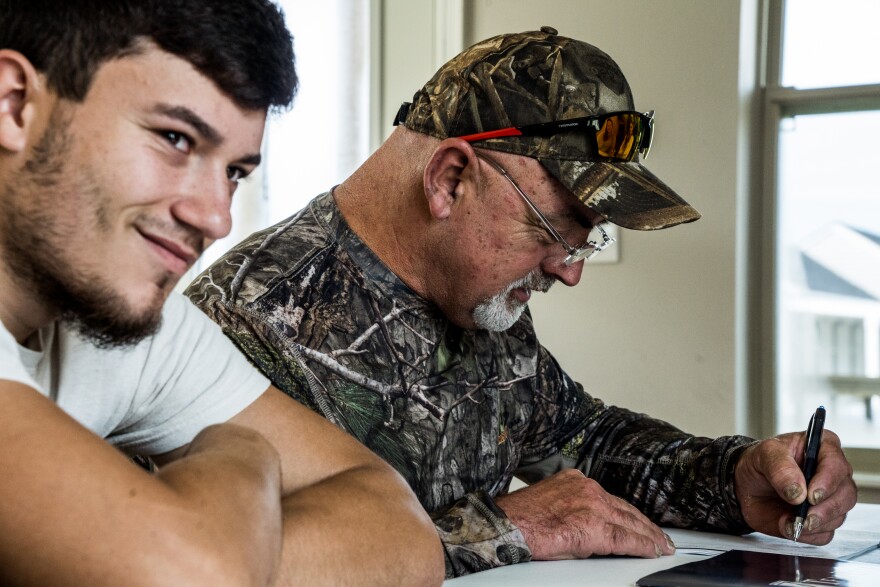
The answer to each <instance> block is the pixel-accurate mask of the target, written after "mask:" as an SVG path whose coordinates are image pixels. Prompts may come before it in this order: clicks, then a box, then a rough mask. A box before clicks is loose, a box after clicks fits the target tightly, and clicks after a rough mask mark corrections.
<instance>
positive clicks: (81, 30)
mask: <svg viewBox="0 0 880 587" xmlns="http://www.w3.org/2000/svg"><path fill="white" fill-rule="evenodd" d="M98 12H100V14H101V18H100V20H99V19H96V18H95V15H96V14H97V13H98ZM0 15H2V17H0V47H4V48H7V49H14V50H16V51H18V52H19V53H21V54H23V55H24V56H26V57H27V58H28V59H29V60H30V61H31V63H33V64H34V66H35V67H36V68H37V70H38V71H40V72H41V73H44V74H45V75H46V77H47V79H48V83H49V88H50V89H51V90H52V91H54V92H56V93H57V94H58V95H59V96H61V97H62V98H66V99H68V100H73V101H77V102H79V101H81V100H82V99H83V98H85V96H86V94H87V93H88V91H89V86H90V84H91V81H92V76H93V75H94V73H95V71H97V69H98V67H100V66H101V64H103V63H104V62H106V61H109V60H111V59H115V58H118V57H122V56H125V55H130V54H132V53H137V52H138V51H139V50H140V48H141V43H143V42H144V41H152V42H153V43H155V44H156V45H157V46H158V47H159V48H161V49H163V50H164V51H167V52H168V53H171V54H172V55H176V56H177V57H180V58H182V59H185V60H186V61H188V62H190V63H191V64H192V65H193V66H194V67H195V68H196V69H197V70H198V71H199V72H200V73H201V74H202V75H204V76H206V77H208V78H210V79H211V80H212V81H213V82H214V83H215V84H217V87H219V88H220V89H221V90H222V91H223V92H224V93H226V94H228V95H229V96H230V97H231V98H232V99H233V100H234V101H235V102H236V103H237V104H238V105H239V106H242V107H246V108H250V109H254V110H256V109H268V108H271V107H275V108H284V107H286V106H288V105H289V104H290V102H291V101H292V99H293V96H294V94H295V93H296V87H297V77H296V72H295V70H294V57H293V46H292V42H291V37H290V33H289V32H288V31H287V28H286V27H285V25H284V16H283V14H282V13H281V11H280V9H279V8H278V7H277V6H276V5H275V4H273V3H272V2H269V1H268V0H61V1H59V0H0ZM184 23H185V24H184ZM230 25H232V26H230ZM230 30H232V31H235V32H236V34H235V35H230V34H229V31H230Z"/></svg>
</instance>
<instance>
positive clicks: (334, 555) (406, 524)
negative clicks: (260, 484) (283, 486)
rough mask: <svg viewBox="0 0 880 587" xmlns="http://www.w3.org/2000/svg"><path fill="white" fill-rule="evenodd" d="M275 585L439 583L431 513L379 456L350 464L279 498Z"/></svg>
mask: <svg viewBox="0 0 880 587" xmlns="http://www.w3.org/2000/svg"><path fill="white" fill-rule="evenodd" d="M283 510H284V548H283V553H282V563H281V570H280V574H279V579H278V582H277V585H281V586H294V585H317V584H324V583H327V582H328V580H329V578H331V577H332V579H333V582H334V583H335V584H344V585H359V586H364V587H367V586H370V585H377V586H380V585H381V586H384V585H439V584H440V582H442V580H443V562H442V551H441V548H440V543H439V539H438V538H437V535H436V532H435V531H434V528H433V525H432V524H431V521H430V518H428V515H427V514H426V513H425V511H424V510H423V509H422V508H421V506H420V505H419V503H418V501H416V499H415V497H414V496H413V495H412V492H411V491H410V490H409V488H408V486H407V485H406V483H405V482H404V481H403V479H402V478H401V477H400V476H399V475H397V474H396V473H394V472H393V471H392V470H391V469H390V467H387V466H385V465H384V464H382V465H380V466H378V467H374V466H371V465H364V466H360V467H356V468H352V469H348V470H346V471H344V472H342V473H339V474H337V475H334V476H332V477H329V478H327V479H324V480H322V481H321V482H319V483H316V484H314V485H311V486H309V487H306V488H303V489H300V490H298V491H296V492H294V493H292V494H290V495H288V496H286V497H285V498H284V500H283Z"/></svg>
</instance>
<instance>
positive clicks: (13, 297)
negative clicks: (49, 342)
mask: <svg viewBox="0 0 880 587" xmlns="http://www.w3.org/2000/svg"><path fill="white" fill-rule="evenodd" d="M0 291H2V292H3V293H2V298H0V320H2V322H3V326H4V327H5V328H6V330H8V331H9V333H10V334H12V336H13V337H15V340H16V341H18V342H19V343H20V344H23V343H24V342H25V341H26V340H27V339H28V338H30V336H31V335H32V334H34V332H36V331H37V330H39V329H40V328H42V327H43V326H46V325H47V324H49V323H51V322H52V321H53V320H55V319H56V318H57V317H58V316H57V312H55V311H54V310H53V309H51V308H47V307H46V306H45V304H43V303H42V302H41V301H40V300H39V298H36V297H35V296H34V295H33V293H32V292H31V291H30V290H28V289H26V288H22V287H21V285H20V284H19V283H18V282H17V281H16V280H14V279H12V278H11V277H10V275H9V273H8V271H7V268H6V267H5V266H3V264H2V263H0Z"/></svg>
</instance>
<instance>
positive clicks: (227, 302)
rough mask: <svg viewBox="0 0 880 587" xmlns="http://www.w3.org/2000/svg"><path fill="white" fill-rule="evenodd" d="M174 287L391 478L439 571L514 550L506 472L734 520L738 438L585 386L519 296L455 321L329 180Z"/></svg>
mask: <svg viewBox="0 0 880 587" xmlns="http://www.w3.org/2000/svg"><path fill="white" fill-rule="evenodd" d="M187 294H188V295H189V297H190V298H191V299H192V301H193V302H194V303H195V304H196V305H198V306H199V307H200V308H202V310H204V311H205V312H206V313H207V314H208V315H209V316H211V318H213V319H214V320H215V321H217V322H218V323H220V324H221V326H222V327H223V330H224V331H225V333H226V334H227V335H228V336H229V337H230V338H231V339H232V340H233V341H235V343H236V344H237V345H238V347H239V348H240V349H241V350H242V351H243V352H244V353H245V354H246V355H247V356H248V357H250V359H251V360H252V361H253V362H254V363H255V364H256V365H257V366H258V367H259V368H260V369H261V370H262V371H263V372H264V373H265V374H266V375H267V376H268V377H269V378H270V379H271V380H272V382H273V383H274V384H275V385H276V386H277V387H279V388H280V389H282V390H283V391H284V392H286V393H287V394H288V395H290V396H291V397H292V398H294V399H296V400H298V401H300V402H302V403H303V404H305V405H307V406H309V407H311V408H312V409H313V410H315V411H316V412H318V413H320V414H322V415H323V416H325V417H326V418H327V419H328V420H330V421H332V422H333V423H334V424H336V425H337V426H339V427H341V428H343V429H345V430H347V431H348V432H349V433H350V434H352V435H353V436H355V437H356V438H357V439H358V440H360V441H361V442H362V443H363V444H365V445H366V446H368V447H369V448H370V449H372V450H373V451H374V452H375V453H377V454H378V455H380V456H381V457H382V458H384V459H385V460H386V461H388V462H389V463H390V464H391V465H393V466H394V467H395V468H396V469H397V470H398V471H399V472H400V473H401V474H402V475H403V476H404V477H405V478H406V480H407V481H408V482H409V484H410V486H411V487H412V488H413V490H414V491H415V493H416V495H417V496H418V498H419V500H420V501H421V503H422V505H423V506H424V507H425V509H426V510H427V511H428V512H429V513H430V514H431V516H432V518H433V520H434V523H435V525H436V527H437V530H438V532H439V534H440V536H441V539H442V541H443V544H444V546H445V549H446V556H447V575H448V576H449V577H452V576H458V575H464V574H467V573H472V572H475V571H480V570H485V569H489V568H492V567H496V566H500V565H506V564H512V563H516V562H520V561H527V560H530V558H531V552H530V550H529V548H528V545H527V544H526V542H525V540H524V538H523V535H522V532H521V531H520V530H519V529H518V528H517V527H516V526H515V525H514V524H512V523H511V521H510V520H509V519H508V518H507V517H506V516H505V514H504V512H503V511H502V510H501V509H500V508H499V507H498V506H497V505H495V503H494V502H493V498H494V497H495V496H498V495H500V494H503V493H505V492H506V491H507V490H508V487H509V485H510V482H511V479H512V478H513V476H514V475H518V476H521V477H522V478H524V479H525V480H526V481H528V482H534V481H536V480H538V479H540V478H543V477H546V476H548V475H550V474H552V473H553V472H555V471H558V470H560V469H562V468H566V467H577V468H578V469H580V470H581V471H583V472H584V473H585V474H586V475H588V476H589V477H592V478H594V479H596V480H597V481H598V482H600V483H601V484H602V486H603V487H604V488H605V489H606V490H607V491H609V492H611V493H613V494H615V495H618V496H621V497H624V498H625V499H627V500H628V501H630V502H631V503H633V504H635V505H636V506H637V507H638V508H639V509H640V510H641V511H643V512H644V513H645V514H646V515H647V516H648V517H650V518H651V519H652V520H654V521H655V522H657V523H660V524H667V525H671V526H678V527H685V528H698V529H713V530H716V531H725V532H733V533H742V532H747V531H749V528H748V527H747V526H746V525H745V524H744V522H743V520H742V517H741V515H740V512H739V506H738V504H737V502H736V498H735V496H734V493H733V467H734V464H735V462H736V459H737V457H738V454H739V452H740V451H741V450H742V449H743V448H744V447H745V446H746V445H747V444H748V443H749V442H750V439H748V438H744V437H724V438H719V439H715V440H712V439H707V438H698V437H693V436H690V435H688V434H685V433H683V432H681V431H680V430H678V429H676V428H675V427H673V426H671V425H669V424H667V423H664V422H661V421H658V420H655V419H651V418H648V417H647V416H645V415H642V414H637V413H633V412H630V411H628V410H625V409H621V408H616V407H612V406H607V405H605V404H604V403H603V402H602V401H600V400H598V399H596V398H594V397H591V396H590V395H589V394H587V393H586V392H585V391H584V389H583V387H582V386H581V385H580V384H578V383H576V382H574V381H573V380H572V379H571V378H570V377H569V376H568V375H566V373H565V372H564V371H563V370H562V369H561V368H560V366H559V365H558V364H557V362H556V361H555V360H554V358H553V357H552V356H551V355H550V353H548V352H547V350H546V349H544V348H543V347H542V346H541V345H540V344H539V343H538V340H537V338H536V336H535V332H534V329H533V327H532V319H531V316H530V315H529V314H528V312H524V313H523V316H522V318H521V319H520V320H519V321H518V322H517V323H516V324H515V325H514V326H513V327H512V328H510V329H509V330H508V331H506V332H503V333H494V332H488V331H467V330H462V329H461V328H458V327H456V326H454V325H453V324H451V323H450V322H449V321H447V320H446V319H445V318H444V316H443V315H442V314H440V312H439V311H438V309H437V308H436V307H434V306H433V305H432V304H430V303H429V302H427V301H426V300H424V299H422V298H420V297H419V296H417V295H416V294H415V293H414V292H412V291H411V290H410V289H409V288H408V287H407V286H406V285H405V284H404V283H403V282H402V281H401V280H400V279H398V278H397V276H395V275H394V274H393V273H392V272H391V271H390V270H389V269H388V268H387V267H386V266H385V265H383V264H382V262H381V261H380V260H379V259H378V258H377V257H376V256H375V254H374V253H373V252H372V251H371V250H370V249H369V248H367V247H366V246H365V245H364V243H363V242H361V241H360V239H359V238H358V237H357V235H355V234H354V233H353V232H352V231H351V230H350V229H349V228H348V226H347V224H346V223H345V221H344V220H343V218H342V217H341V215H340V213H339V211H338V208H337V207H336V205H335V203H334V200H333V197H332V195H331V194H330V193H327V194H323V195H322V196H319V197H318V198H316V199H315V200H313V201H312V202H311V203H310V205H309V206H307V207H306V208H305V209H304V210H302V211H301V212H299V213H298V214H297V215H295V216H293V217H292V218H290V219H288V220H285V221H283V222H281V223H279V224H277V225H275V226H272V227H270V228H268V229H266V230H263V231H261V232H258V233H255V234H253V235H252V236H250V237H249V238H247V239H246V240H244V241H243V242H242V243H241V244H240V245H238V246H237V247H236V248H234V249H232V250H231V251H229V252H228V253H227V254H226V255H225V256H224V257H223V258H221V259H220V260H219V261H217V262H216V263H215V264H214V265H213V266H212V267H210V268H209V269H208V270H207V271H206V272H205V273H203V274H202V275H201V276H200V277H199V278H198V279H197V280H196V281H195V282H193V284H192V285H191V286H190V287H189V289H188V290H187ZM650 392H651V390H645V393H650Z"/></svg>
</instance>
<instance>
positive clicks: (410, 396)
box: [188, 27, 856, 576]
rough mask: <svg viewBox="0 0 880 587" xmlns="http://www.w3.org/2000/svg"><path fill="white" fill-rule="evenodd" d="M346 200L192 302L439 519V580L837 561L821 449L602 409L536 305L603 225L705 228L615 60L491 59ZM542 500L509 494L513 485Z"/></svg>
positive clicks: (416, 120)
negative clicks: (626, 559) (679, 552)
mask: <svg viewBox="0 0 880 587" xmlns="http://www.w3.org/2000/svg"><path fill="white" fill-rule="evenodd" d="M398 121H399V123H400V126H399V127H398V128H397V129H396V130H395V131H394V133H393V134H392V135H391V137H390V138H389V139H388V140H387V141H386V142H385V143H384V144H383V145H382V147H381V148H380V149H379V150H378V151H377V152H376V153H375V154H373V156H372V157H371V158H370V159H369V160H368V161H366V162H365V163H364V164H363V165H362V166H361V167H360V168H359V169H358V170H357V171H356V172H355V173H354V174H353V175H352V176H351V177H349V178H348V179H346V180H345V181H344V182H343V183H342V184H340V185H338V186H336V187H335V188H333V189H332V190H331V191H330V192H328V193H326V194H323V195H321V196H318V197H317V198H316V199H315V200H313V201H312V202H311V203H310V204H309V205H308V206H307V207H306V208H305V209H304V210H302V211H301V212H299V213H298V214H296V215H295V216H293V217H292V218H290V219H288V220H285V221H284V222H281V223H279V224H278V225H276V226H273V227H271V228H268V229H266V230H264V231H262V232H259V233H257V234H254V235H253V236H251V237H250V238H248V239H246V240H245V241H244V242H242V243H241V244H240V245H239V246H237V247H236V248H234V249H233V250H232V251H230V252H229V253H227V254H226V255H225V256H224V257H223V258H222V259H221V260H220V261H218V262H217V263H216V264H215V265H214V266H213V267H211V268H210V269H209V270H208V271H206V272H205V273H204V274H203V275H202V276H201V277H200V278H199V279H198V280H197V281H196V282H194V283H193V285H192V286H190V289H189V290H188V295H189V296H190V297H191V299H192V300H193V301H195V302H196V303H197V304H198V305H199V306H200V307H201V308H202V309H203V310H204V311H205V312H206V313H207V314H208V315H209V316H211V317H212V318H213V319H214V320H216V321H218V322H219V323H220V324H221V325H222V326H223V328H224V331H225V332H226V334H227V335H228V336H229V337H231V338H232V340H233V341H235V343H236V344H237V345H238V347H239V348H241V349H242V350H243V351H244V352H245V353H246V354H247V355H248V356H249V357H250V358H251V360H252V361H253V362H254V363H255V364H256V365H258V366H259V367H260V369H261V370H262V371H263V372H264V373H265V374H266V375H267V376H268V377H269V378H270V379H271V380H272V381H273V382H274V383H275V385H277V386H278V387H280V388H281V389H283V390H284V391H286V392H287V393H288V394H289V395H290V396H291V397H293V398H295V399H297V400H299V401H301V402H303V403H305V404H306V405H308V406H310V407H311V408H312V409H314V410H316V411H318V412H319V413H321V414H323V415H324V416H325V417H326V418H327V419H328V420H330V421H332V422H333V423H334V424H336V425H338V426H340V427H342V428H344V429H346V430H348V431H349V432H350V433H351V434H353V435H354V436H355V437H356V438H358V439H359V440H360V441H361V442H363V443H364V444H366V445H367V446H368V447H370V448H371V449H372V450H373V451H375V452H376V453H378V454H379V455H381V456H382V457H383V458H385V459H386V460H387V461H388V462H389V463H391V464H392V465H394V467H395V468H397V470H398V471H400V472H401V473H402V474H403V476H404V477H405V478H406V479H407V480H408V481H409V483H410V485H411V486H412V487H413V488H414V489H415V491H416V494H417V495H418V496H419V498H420V500H421V502H422V504H423V505H424V507H425V508H427V509H428V511H429V512H431V514H432V517H433V519H434V522H435V525H436V526H437V529H438V531H439V533H440V535H441V538H442V540H443V542H444V545H445V547H446V552H447V575H448V576H453V575H459V574H464V573H468V572H473V571H478V570H482V569H487V568H491V567H494V566H498V565H504V564H510V563H515V562H518V561H525V560H529V559H558V558H570V557H587V556H590V555H592V554H622V555H636V556H643V557H653V556H660V555H662V554H669V553H671V552H673V549H674V546H673V545H672V544H671V543H670V542H669V540H668V538H667V537H666V536H665V534H664V533H663V531H662V530H660V528H659V527H658V526H657V525H656V524H667V525H674V526H682V527H690V528H700V529H712V530H720V531H725V532H737V533H742V532H748V531H751V530H759V531H761V532H765V533H769V534H774V535H791V520H792V516H791V504H795V503H799V502H801V501H803V500H804V499H805V498H806V497H807V496H809V500H810V502H811V503H812V504H815V505H814V507H812V508H811V510H810V512H811V513H810V518H809V524H808V529H807V531H806V532H805V534H804V535H803V536H802V537H801V539H802V540H804V541H806V542H811V543H825V542H827V541H828V540H830V539H831V536H832V534H833V532H834V529H835V528H837V527H838V526H839V525H840V524H841V523H842V521H843V518H844V515H845V512H846V511H847V510H848V509H850V508H851V507H852V506H853V504H854V503H855V498H856V492H855V486H854V483H853V481H852V478H851V468H850V467H849V465H848V463H847V462H846V460H845V458H844V456H843V454H842V452H841V449H840V444H839V442H838V440H837V438H836V436H834V434H833V433H827V434H826V438H825V442H824V444H823V448H822V455H821V462H820V465H819V471H818V472H817V474H816V476H815V478H814V479H813V481H812V482H811V483H810V485H809V487H807V486H806V484H805V483H804V478H803V475H802V474H801V472H800V469H799V467H798V463H797V460H796V455H798V454H799V453H800V451H801V449H802V434H790V435H783V436H780V437H777V438H775V439H770V440H767V441H764V442H755V441H753V440H752V439H749V438H744V437H739V436H731V437H723V438H717V439H709V438H697V437H694V436H692V435H689V434H686V433H684V432H682V431H680V430H678V429H676V428H675V427H673V426H671V425H669V424H667V423H665V422H661V421H658V420H655V419H651V418H649V417H648V416H645V415H643V414H637V413H633V412H631V411H628V410H625V409H622V408H617V407H612V406H608V405H605V404H604V403H603V402H601V401H600V400H598V399H596V398H594V397H592V396H590V395H589V394H587V393H586V392H585V391H584V389H583V387H582V386H581V385H580V384H579V383H576V382H575V381H573V380H572V379H571V378H570V377H569V376H568V375H567V374H566V373H565V371H563V370H562V368H561V367H560V366H559V365H558V364H557V363H556V361H555V360H554V359H553V357H552V356H551V355H550V353H548V352H547V350H546V349H544V348H543V347H542V346H541V345H540V344H539V342H538V341H537V339H536V336H535V332H534V328H533V325H532V319H531V317H530V315H529V313H528V312H527V311H526V304H527V302H528V300H529V298H530V296H531V295H532V293H533V292H535V291H546V290H547V289H548V288H549V287H550V286H551V285H552V284H553V283H555V282H556V281H561V282H562V283H564V284H566V285H569V286H573V285H575V284H577V283H578V281H579V280H580V278H581V272H582V270H583V267H584V261H585V260H586V259H588V258H590V257H591V256H592V255H595V254H598V253H600V252H601V251H602V250H603V249H604V248H606V247H608V246H610V245H611V244H612V240H611V239H610V238H609V237H608V236H607V234H606V233H605V231H604V230H603V225H604V223H606V222H611V223H614V224H617V225H619V226H622V227H625V228H631V229H638V230H650V229H660V228H666V227H668V226H673V225H676V224H679V223H683V222H690V221H693V220H696V219H698V218H699V214H698V213H697V212H696V211H695V210H694V209H693V208H692V207H691V206H690V205H688V204H687V203H686V202H685V201H684V200H683V199H682V198H680V197H679V196H678V195H677V194H676V193H675V192H673V190H671V189H670V188H669V187H667V186H666V185H664V184H663V183H662V182H661V181H660V180H659V179H657V178H656V177H655V176H654V175H652V174H651V173H650V172H649V171H648V170H647V169H646V168H645V167H643V166H642V165H641V164H640V163H639V155H640V154H645V153H646V152H647V150H648V149H649V148H650V146H651V138H652V125H653V116H652V113H643V112H639V111H636V110H635V108H634V104H633V99H632V95H631V93H630V89H629V86H628V84H627V81H626V78H624V76H623V74H622V72H621V71H620V69H619V68H618V67H617V65H616V64H615V63H614V61H613V60H612V59H611V58H610V57H609V56H608V55H606V54H605V53H603V52H602V51H600V50H599V49H597V48H596V47H593V46H591V45H589V44H587V43H584V42H580V41H576V40H573V39H569V38H565V37H562V36H559V35H558V34H557V32H556V31H555V30H553V29H551V28H549V27H544V28H542V29H541V30H540V31H534V32H526V33H521V34H508V35H501V36H498V37H494V38H491V39H488V40H486V41H483V42H481V43H478V44H476V45H474V46H473V47H471V48H469V49H467V50H466V51H464V52H463V53H462V54H460V55H458V56H457V57H455V58H453V59H452V60H451V61H450V62H448V63H447V64H446V65H444V66H443V67H442V68H441V69H440V70H439V71H438V72H437V74H435V76H434V77H433V78H432V79H431V80H430V81H429V82H428V83H427V84H426V85H425V87H424V88H423V89H422V90H420V91H419V92H417V93H416V94H415V96H414V99H413V102H412V103H411V104H404V106H403V107H402V108H401V110H400V112H399V113H398ZM515 475H516V476H519V477H521V478H524V479H525V480H527V481H529V482H531V483H532V484H531V485H530V486H529V487H527V488H524V489H521V490H519V491H515V492H512V493H509V492H508V488H509V485H510V482H511V479H512V478H513V476H515Z"/></svg>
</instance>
